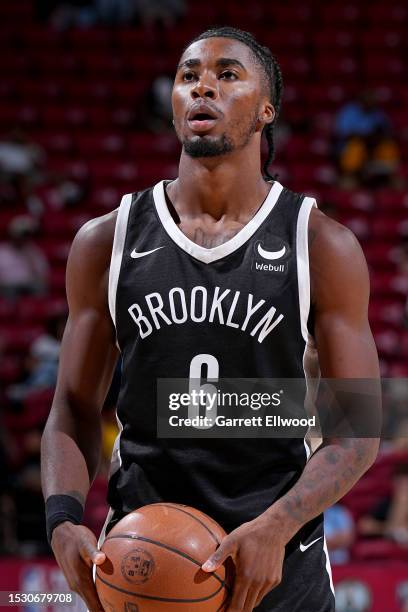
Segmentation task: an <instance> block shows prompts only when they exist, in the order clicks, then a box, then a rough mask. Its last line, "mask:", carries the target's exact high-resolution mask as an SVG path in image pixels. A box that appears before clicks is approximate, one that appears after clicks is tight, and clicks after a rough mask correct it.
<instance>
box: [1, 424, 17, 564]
mask: <svg viewBox="0 0 408 612" xmlns="http://www.w3.org/2000/svg"><path fill="white" fill-rule="evenodd" d="M7 449H8V441H7V432H6V431H5V429H4V427H2V426H0V555H4V554H12V553H13V552H15V550H16V539H15V525H14V516H15V508H14V504H13V499H12V497H11V494H10V493H11V481H12V478H11V474H10V465H9V461H8V457H7Z"/></svg>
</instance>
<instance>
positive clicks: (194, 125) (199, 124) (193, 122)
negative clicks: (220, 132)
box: [187, 117, 217, 132]
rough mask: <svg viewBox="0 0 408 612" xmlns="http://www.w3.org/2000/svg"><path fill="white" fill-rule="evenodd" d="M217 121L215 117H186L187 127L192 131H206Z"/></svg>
mask: <svg viewBox="0 0 408 612" xmlns="http://www.w3.org/2000/svg"><path fill="white" fill-rule="evenodd" d="M216 122H217V119H216V118H214V119H213V118H210V117H208V118H205V119H204V118H203V119H201V118H198V119H188V121H187V123H188V126H189V128H190V129H191V130H192V131H193V132H208V130H210V129H211V128H212V127H213V126H214V125H215V123H216Z"/></svg>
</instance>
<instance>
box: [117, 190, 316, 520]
mask: <svg viewBox="0 0 408 612" xmlns="http://www.w3.org/2000/svg"><path fill="white" fill-rule="evenodd" d="M165 186H166V182H165V181H162V182H160V183H158V184H157V185H156V186H155V187H154V188H151V189H147V190H145V191H143V192H140V193H134V194H128V195H125V196H124V197H123V199H122V202H121V204H120V207H119V210H118V217H117V222H116V229H115V236H114V244H113V252H112V260H111V267H110V276H109V307H110V311H111V315H112V319H113V321H114V324H115V327H116V333H117V343H118V346H119V348H120V351H121V355H122V367H123V370H122V384H121V390H120V395H119V401H118V409H117V416H118V422H119V424H120V435H119V436H118V439H117V441H116V444H115V448H114V452H113V459H112V468H111V474H110V481H109V492H108V501H109V504H110V506H111V508H112V509H113V511H114V512H115V515H116V516H118V517H120V516H121V515H123V514H125V513H128V512H130V511H131V510H133V509H135V508H137V507H140V506H143V505H145V504H149V503H154V502H158V501H162V500H165V501H170V502H177V503H183V504H188V505H191V506H194V507H196V508H199V509H200V510H202V511H204V512H206V513H208V514H209V515H210V516H212V517H213V518H214V519H215V520H217V521H218V522H219V523H220V524H221V525H222V526H223V527H224V528H225V529H226V530H227V531H230V530H232V529H234V528H235V527H237V526H238V525H240V524H242V523H243V522H245V521H249V520H251V519H253V518H255V517H256V516H258V515H259V514H261V513H262V512H263V511H265V510H266V509H267V508H268V507H269V506H270V505H271V504H272V503H273V502H274V501H275V500H276V499H277V498H278V497H280V496H281V495H282V494H284V492H286V491H287V490H288V489H289V488H290V487H291V486H293V484H294V482H295V481H296V480H297V479H298V478H299V476H300V474H301V472H302V470H303V468H304V466H305V463H306V461H307V459H308V455H309V449H308V445H307V444H306V442H305V440H303V439H300V438H296V439H232V438H231V439H229V438H224V439H177V438H175V439H170V438H167V439H160V438H157V435H156V427H157V420H156V417H157V415H156V394H157V382H156V381H157V379H158V378H185V379H188V377H189V374H190V373H191V371H192V370H194V368H195V366H196V365H197V364H199V365H202V364H204V366H207V367H208V372H209V371H210V368H212V371H213V370H214V369H215V370H216V375H217V376H219V377H221V378H231V377H238V378H242V377H244V378H302V377H304V378H306V379H307V378H308V377H310V376H313V377H316V376H317V373H318V363H317V352H316V348H315V344H314V340H313V337H312V335H311V334H310V333H309V331H308V318H309V311H310V281H309V258H308V237H307V231H308V219H309V214H310V211H311V209H312V207H313V206H315V205H316V203H315V200H314V199H312V198H308V197H303V196H301V195H298V194H295V193H293V192H291V191H289V190H288V189H286V188H284V187H282V185H281V184H280V183H278V182H276V181H275V182H274V183H273V184H272V186H271V189H270V191H269V194H268V196H267V197H266V199H265V201H264V202H263V204H262V205H261V206H260V208H259V209H258V211H257V213H256V214H255V215H254V217H253V218H252V219H251V220H250V222H249V223H248V224H247V225H245V226H244V227H243V228H242V229H241V230H240V231H239V232H238V233H237V234H236V235H235V236H234V237H233V238H231V239H230V240H228V241H227V242H225V243H224V244H221V245H219V246H216V247H214V248H204V247H202V246H199V245H197V244H195V243H194V242H192V241H191V240H190V239H189V238H187V237H186V236H185V235H184V234H183V233H182V232H181V230H180V229H179V227H178V225H177V223H176V221H175V220H174V218H173V216H172V214H171V213H170V210H169V207H168V205H167V202H166V193H165Z"/></svg>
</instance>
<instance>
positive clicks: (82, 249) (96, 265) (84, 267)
mask: <svg viewBox="0 0 408 612" xmlns="http://www.w3.org/2000/svg"><path fill="white" fill-rule="evenodd" d="M117 214H118V211H117V210H114V211H112V212H110V213H108V214H106V215H103V216H101V217H97V218H95V219H91V220H90V221H88V222H87V223H85V224H84V225H83V226H82V227H81V228H80V229H79V231H78V233H77V234H76V236H75V238H74V241H73V243H72V246H71V251H70V254H69V257H68V263H67V276H66V287H67V297H68V302H72V301H74V300H75V301H78V300H80V301H83V300H86V301H88V302H89V301H94V300H98V301H99V302H100V303H106V302H107V293H108V278H109V266H110V260H111V254H112V246H113V237H114V234H115V224H116V218H117Z"/></svg>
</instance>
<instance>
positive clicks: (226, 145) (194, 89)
mask: <svg viewBox="0 0 408 612" xmlns="http://www.w3.org/2000/svg"><path fill="white" fill-rule="evenodd" d="M265 80H266V78H264V76H263V73H262V71H261V69H260V67H259V66H258V65H257V64H256V63H255V60H254V58H253V56H252V53H251V50H250V49H249V48H248V47H247V46H246V45H244V44H243V43H241V42H239V41H236V40H233V39H230V38H221V37H220V38H208V39H206V40H200V41H198V42H195V43H193V44H192V45H190V46H189V47H188V48H187V49H186V51H185V52H184V54H183V55H182V57H181V59H180V63H179V66H178V69H177V73H176V78H175V81H174V87H173V95H172V104H173V116H174V125H175V129H176V132H177V136H178V138H179V139H180V141H181V143H182V145H183V148H184V150H185V152H186V153H187V154H188V155H190V156H191V157H214V156H217V155H224V154H226V153H229V152H231V151H234V150H236V149H239V148H242V147H244V146H245V145H246V144H248V142H249V141H250V139H251V137H252V136H253V134H254V133H255V132H257V131H258V132H261V131H262V128H263V123H262V122H260V121H259V116H260V114H261V115H262V118H264V112H265V109H266V115H265V116H266V117H267V116H268V113H269V115H270V116H271V118H273V115H274V110H273V106H272V105H271V104H270V102H269V100H268V96H267V84H266V83H265Z"/></svg>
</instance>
